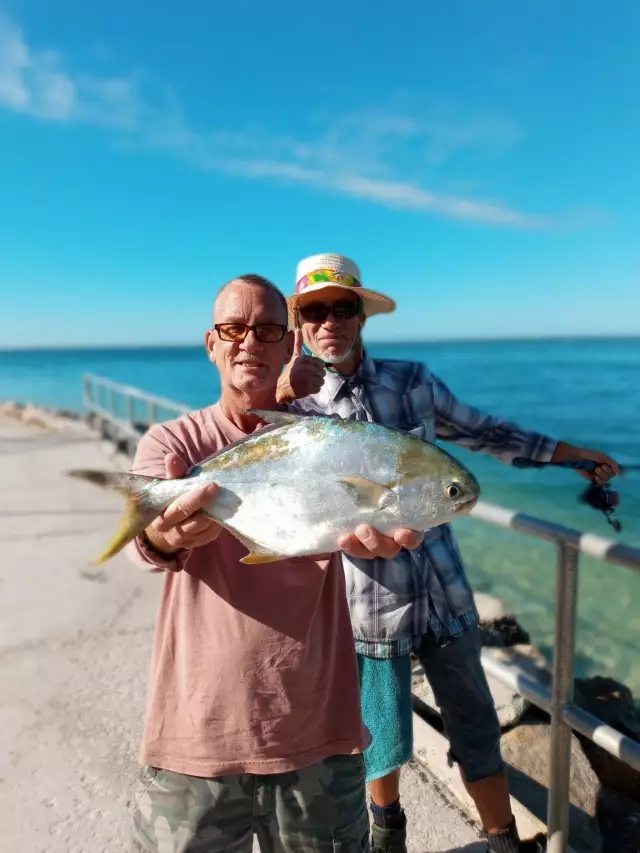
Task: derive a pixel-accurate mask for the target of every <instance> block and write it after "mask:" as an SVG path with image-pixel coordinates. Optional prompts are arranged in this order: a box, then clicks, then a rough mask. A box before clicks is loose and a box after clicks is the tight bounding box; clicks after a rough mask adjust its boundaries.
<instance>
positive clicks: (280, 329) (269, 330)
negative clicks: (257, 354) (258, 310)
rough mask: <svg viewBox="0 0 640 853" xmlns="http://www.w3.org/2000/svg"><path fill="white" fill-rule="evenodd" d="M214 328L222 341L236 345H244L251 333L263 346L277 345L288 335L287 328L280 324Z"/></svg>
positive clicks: (230, 324)
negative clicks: (243, 342)
mask: <svg viewBox="0 0 640 853" xmlns="http://www.w3.org/2000/svg"><path fill="white" fill-rule="evenodd" d="M213 328H214V329H215V330H216V332H217V333H218V335H219V336H220V339H221V340H223V341H232V342H233V343H234V344H238V343H242V341H243V340H244V339H245V338H246V337H247V335H248V334H249V332H253V334H254V335H255V336H256V338H257V339H258V340H259V341H260V342H261V343H263V344H277V343H279V342H280V341H281V340H282V339H283V338H284V336H285V335H286V334H287V326H282V325H281V324H280V323H258V324H257V325H255V326H249V325H247V324H246V323H216V324H215V326H214V327H213Z"/></svg>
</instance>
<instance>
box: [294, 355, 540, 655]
mask: <svg viewBox="0 0 640 853" xmlns="http://www.w3.org/2000/svg"><path fill="white" fill-rule="evenodd" d="M296 408H297V409H298V410H300V409H301V410H303V411H305V412H308V413H309V414H311V413H317V414H324V415H332V416H334V417H335V416H338V417H341V418H345V419H356V420H368V421H373V422H376V423H380V424H384V425H385V426H390V427H396V428H398V429H402V430H405V431H407V432H412V433H414V434H416V435H419V436H420V437H421V438H423V439H425V440H426V441H430V442H435V441H436V440H437V439H442V440H444V441H451V442H454V443H455V444H458V445H460V446H462V447H466V448H469V449H470V450H477V451H483V452H485V453H489V454H491V455H492V456H495V457H496V458H498V459H500V460H501V461H502V462H505V463H507V464H509V463H511V462H512V460H513V459H514V458H515V457H517V456H523V457H525V458H527V459H534V460H541V461H548V460H549V459H550V458H551V456H552V454H553V451H554V449H555V447H556V442H555V441H554V440H552V439H550V438H548V437H546V436H544V435H539V434H538V433H533V432H525V431H524V430H522V429H520V428H519V427H518V426H517V425H516V424H513V423H510V422H508V421H505V420H502V419H500V418H497V417H494V416H491V415H487V414H484V413H483V412H480V411H479V410H478V409H475V408H473V407H472V406H468V405H466V404H465V403H462V402H460V401H459V400H457V399H456V398H455V397H454V395H453V394H452V393H451V391H450V390H449V389H448V388H447V386H446V385H445V384H444V383H443V382H442V381H441V380H440V379H438V378H437V377H436V376H434V375H433V374H432V373H431V372H430V371H429V369H428V368H427V367H426V366H425V365H424V364H422V363H420V362H409V361H394V360H374V359H372V358H370V357H369V356H368V355H367V354H366V353H365V355H364V359H363V361H362V363H361V364H360V366H359V368H358V370H357V371H356V373H355V374H354V375H353V376H349V377H345V376H341V375H340V374H339V373H336V372H335V371H327V373H326V377H325V382H324V385H323V387H322V389H321V390H320V392H319V393H318V394H313V395H310V396H309V397H305V398H304V399H301V400H296V402H295V403H293V404H292V405H291V409H292V410H293V411H295V410H296ZM342 559H343V565H344V571H345V576H346V582H347V593H348V598H349V608H350V612H351V622H352V627H353V636H354V639H355V642H356V649H357V651H358V652H359V653H361V654H365V655H369V656H372V657H383V658H384V657H393V656H395V655H399V654H407V653H408V652H410V651H412V650H413V649H415V648H416V646H417V644H418V643H419V642H420V638H421V637H422V636H424V635H425V634H426V633H427V632H428V631H429V630H431V631H433V633H434V635H435V636H436V638H437V640H438V641H439V642H441V643H445V642H447V641H448V639H449V638H451V637H454V636H457V635H459V634H460V633H462V632H463V631H464V630H465V629H466V628H468V627H469V626H471V625H475V624H477V622H478V614H477V611H476V607H475V603H474V598H473V593H472V590H471V586H470V584H469V581H468V580H467V576H466V573H465V570H464V566H463V562H462V558H461V555H460V551H459V549H458V545H457V543H456V541H455V538H454V536H453V534H452V532H451V528H450V526H449V525H448V524H444V525H441V526H439V527H436V528H433V529H431V530H428V531H427V532H426V534H425V538H424V541H423V543H422V545H421V546H420V547H419V548H417V549H416V550H415V551H408V550H406V549H403V550H402V551H401V552H400V553H399V554H398V556H397V557H396V558H395V559H393V560H387V559H380V558H379V559H375V560H358V559H353V558H351V557H347V556H346V555H344V554H343V558H342Z"/></svg>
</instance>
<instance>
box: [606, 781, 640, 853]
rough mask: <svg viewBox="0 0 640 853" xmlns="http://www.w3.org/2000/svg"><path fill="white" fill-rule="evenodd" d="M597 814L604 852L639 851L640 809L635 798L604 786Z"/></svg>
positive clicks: (633, 852)
mask: <svg viewBox="0 0 640 853" xmlns="http://www.w3.org/2000/svg"><path fill="white" fill-rule="evenodd" d="M597 816H598V825H599V827H600V833H601V835H602V853H638V850H640V810H639V809H638V804H637V803H636V802H635V801H634V800H631V799H629V797H626V796H625V795H624V794H620V793H618V792H617V791H612V790H611V789H610V788H604V787H603V788H601V789H600V795H599V796H598V803H597Z"/></svg>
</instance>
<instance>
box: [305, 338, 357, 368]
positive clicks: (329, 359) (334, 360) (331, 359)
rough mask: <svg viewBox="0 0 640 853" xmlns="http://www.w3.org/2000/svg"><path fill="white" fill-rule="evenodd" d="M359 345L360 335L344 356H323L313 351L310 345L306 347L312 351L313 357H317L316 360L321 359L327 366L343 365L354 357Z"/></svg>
mask: <svg viewBox="0 0 640 853" xmlns="http://www.w3.org/2000/svg"><path fill="white" fill-rule="evenodd" d="M359 343H360V335H358V337H357V338H356V339H355V341H354V342H353V344H352V345H351V346H350V347H349V349H348V350H347V351H346V352H345V353H343V354H342V355H325V354H324V353H322V354H321V353H317V352H315V351H314V350H312V349H311V347H310V346H309V344H307V345H306V346H307V348H308V349H309V350H311V352H312V353H313V355H315V357H316V358H319V359H320V360H321V361H324V363H325V364H342V363H343V362H344V361H346V360H347V359H348V358H351V356H352V355H353V351H354V350H355V349H356V347H357V346H358V344H359Z"/></svg>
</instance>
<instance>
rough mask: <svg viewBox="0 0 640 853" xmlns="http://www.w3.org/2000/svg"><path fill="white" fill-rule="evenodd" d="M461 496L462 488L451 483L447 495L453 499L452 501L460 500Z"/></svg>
mask: <svg viewBox="0 0 640 853" xmlns="http://www.w3.org/2000/svg"><path fill="white" fill-rule="evenodd" d="M460 494H461V489H460V486H458V485H457V484H456V483H449V485H448V486H447V495H448V496H449V497H450V498H451V500H455V499H456V498H459V497H460Z"/></svg>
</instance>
